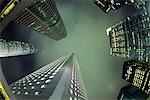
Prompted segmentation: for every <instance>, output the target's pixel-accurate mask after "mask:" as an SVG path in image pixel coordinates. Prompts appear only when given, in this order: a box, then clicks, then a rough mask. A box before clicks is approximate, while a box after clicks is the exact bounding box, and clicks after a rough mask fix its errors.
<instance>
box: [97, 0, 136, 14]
mask: <svg viewBox="0 0 150 100" xmlns="http://www.w3.org/2000/svg"><path fill="white" fill-rule="evenodd" d="M134 2H135V1H134V0H94V3H95V4H96V5H97V6H98V7H100V8H101V9H102V10H103V11H104V12H105V13H107V12H109V11H110V10H111V9H113V10H117V9H119V8H120V7H122V6H123V5H133V4H134Z"/></svg>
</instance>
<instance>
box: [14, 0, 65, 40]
mask: <svg viewBox="0 0 150 100" xmlns="http://www.w3.org/2000/svg"><path fill="white" fill-rule="evenodd" d="M13 21H14V22H15V23H17V24H20V25H22V26H24V27H27V28H30V29H33V30H34V31H37V32H39V33H41V34H43V35H46V36H48V37H50V38H52V39H54V40H60V39H62V38H64V37H66V35H67V32H66V29H65V26H64V23H63V21H62V19H61V17H60V15H59V12H58V10H57V7H56V5H55V2H54V0H34V1H33V2H32V4H31V5H28V6H25V8H24V10H22V11H21V12H20V13H18V15H16V17H15V18H14V19H13Z"/></svg>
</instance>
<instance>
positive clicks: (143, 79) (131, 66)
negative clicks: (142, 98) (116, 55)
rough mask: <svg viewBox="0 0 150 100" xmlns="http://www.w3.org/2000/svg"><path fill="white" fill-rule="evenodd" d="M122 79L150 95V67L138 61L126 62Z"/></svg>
mask: <svg viewBox="0 0 150 100" xmlns="http://www.w3.org/2000/svg"><path fill="white" fill-rule="evenodd" d="M122 78H123V79H124V80H127V81H128V82H130V83H131V84H132V85H134V86H136V87H138V88H139V89H140V90H142V91H144V92H145V93H146V94H150V65H149V64H148V63H141V62H138V61H134V60H130V61H126V62H125V63H124V65H123V73H122Z"/></svg>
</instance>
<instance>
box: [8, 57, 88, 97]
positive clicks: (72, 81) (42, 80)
mask: <svg viewBox="0 0 150 100" xmlns="http://www.w3.org/2000/svg"><path fill="white" fill-rule="evenodd" d="M77 73H78V66H77V64H75V60H74V58H73V55H71V56H66V57H62V58H59V59H57V60H55V61H53V62H52V63H50V64H48V65H46V66H44V67H42V68H40V69H38V70H36V71H34V72H33V73H31V74H29V75H27V76H25V77H23V78H21V79H19V80H17V81H16V82H14V83H12V84H10V87H11V90H12V93H13V94H14V95H15V97H16V98H17V99H18V100H27V99H36V100H78V99H81V100H87V96H86V93H85V90H84V88H83V85H82V84H81V83H82V82H81V80H80V78H79V77H80V76H79V75H80V74H79V73H78V74H77Z"/></svg>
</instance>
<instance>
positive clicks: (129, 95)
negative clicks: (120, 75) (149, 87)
mask: <svg viewBox="0 0 150 100" xmlns="http://www.w3.org/2000/svg"><path fill="white" fill-rule="evenodd" d="M117 99H118V100H146V99H147V100H149V99H148V95H146V94H145V93H144V92H142V91H140V89H138V88H137V87H134V86H133V85H127V86H125V87H123V88H121V90H120V93H119V95H118V98H117Z"/></svg>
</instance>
